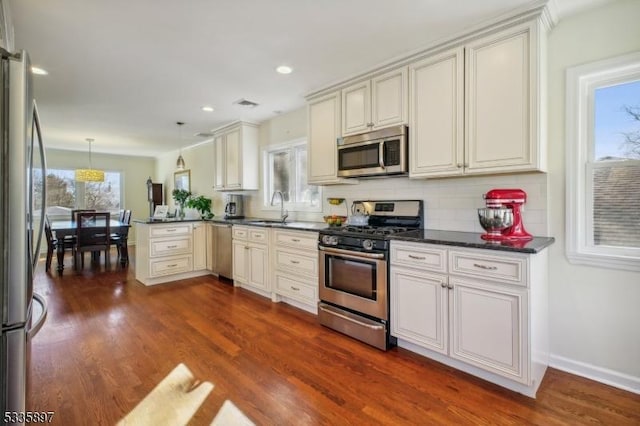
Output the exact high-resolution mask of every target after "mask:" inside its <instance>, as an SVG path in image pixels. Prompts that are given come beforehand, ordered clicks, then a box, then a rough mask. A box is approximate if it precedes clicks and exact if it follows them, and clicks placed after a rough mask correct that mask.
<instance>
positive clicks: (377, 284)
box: [318, 200, 424, 350]
mask: <svg viewBox="0 0 640 426" xmlns="http://www.w3.org/2000/svg"><path fill="white" fill-rule="evenodd" d="M352 211H357V212H360V213H361V214H365V215H368V217H369V220H368V226H345V227H342V228H329V229H326V230H323V231H320V236H319V243H318V248H319V249H320V251H319V253H320V254H319V257H320V262H319V264H320V283H319V295H320V302H319V303H318V317H319V319H320V323H321V324H322V325H325V326H327V327H329V328H332V329H334V330H336V331H339V332H341V333H344V334H347V335H349V336H351V337H354V338H356V339H358V340H361V341H363V342H365V343H368V344H370V345H372V346H375V347H377V348H379V349H382V350H386V349H388V348H389V347H390V346H391V345H394V344H395V339H392V337H391V335H390V327H389V268H388V259H389V239H388V237H389V235H392V234H396V233H400V232H407V231H411V230H413V229H420V228H422V224H423V217H424V215H423V207H422V201H420V200H402V201H391V200H385V201H355V202H354V203H353V208H352Z"/></svg>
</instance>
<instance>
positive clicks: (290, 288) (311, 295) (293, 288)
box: [275, 274, 317, 304]
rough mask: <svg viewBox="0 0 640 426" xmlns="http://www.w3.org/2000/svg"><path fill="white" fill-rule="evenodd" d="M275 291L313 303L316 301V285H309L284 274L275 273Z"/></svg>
mask: <svg viewBox="0 0 640 426" xmlns="http://www.w3.org/2000/svg"><path fill="white" fill-rule="evenodd" d="M275 278H276V283H275V284H276V285H275V291H276V293H278V294H281V295H284V296H287V297H291V298H292V299H297V300H300V301H302V302H306V303H311V304H315V303H316V302H317V297H316V289H317V287H315V286H312V285H309V284H308V283H306V282H302V281H299V280H296V279H293V278H289V277H286V276H284V275H280V274H276V276H275Z"/></svg>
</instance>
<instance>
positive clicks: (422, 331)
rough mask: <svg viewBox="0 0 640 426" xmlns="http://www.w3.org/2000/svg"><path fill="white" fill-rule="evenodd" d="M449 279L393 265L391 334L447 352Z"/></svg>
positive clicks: (437, 350)
mask: <svg viewBox="0 0 640 426" xmlns="http://www.w3.org/2000/svg"><path fill="white" fill-rule="evenodd" d="M446 282H447V279H446V277H445V276H444V275H437V274H429V273H424V272H417V271H411V270H409V269H403V268H396V267H392V268H391V334H392V335H394V336H396V337H399V338H401V339H405V340H407V341H409V342H412V343H415V344H416V345H419V346H422V347H424V348H427V349H431V350H433V351H436V352H439V353H442V354H447V339H448V321H449V319H448V316H447V315H448V309H447V292H448V290H447V283H446Z"/></svg>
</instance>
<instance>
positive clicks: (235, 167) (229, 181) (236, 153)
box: [225, 129, 242, 189]
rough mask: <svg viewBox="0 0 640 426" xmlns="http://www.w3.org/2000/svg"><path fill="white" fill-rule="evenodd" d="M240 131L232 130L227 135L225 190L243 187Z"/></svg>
mask: <svg viewBox="0 0 640 426" xmlns="http://www.w3.org/2000/svg"><path fill="white" fill-rule="evenodd" d="M240 144H241V141H240V129H236V130H232V131H231V132H229V133H227V134H226V135H225V151H226V152H225V159H226V163H225V167H226V170H225V189H235V188H240V187H242V159H241V158H240V154H241V152H242V151H241V146H240Z"/></svg>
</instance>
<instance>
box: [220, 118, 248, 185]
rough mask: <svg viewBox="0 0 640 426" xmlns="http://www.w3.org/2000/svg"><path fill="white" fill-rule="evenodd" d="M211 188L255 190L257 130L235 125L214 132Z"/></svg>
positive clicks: (240, 124) (243, 124) (245, 125)
mask: <svg viewBox="0 0 640 426" xmlns="http://www.w3.org/2000/svg"><path fill="white" fill-rule="evenodd" d="M214 145H215V149H214V151H215V156H216V158H215V165H216V170H215V174H214V179H215V182H214V185H213V188H214V189H216V190H218V191H229V190H257V189H258V186H259V181H258V127H257V126H256V125H255V124H251V123H245V122H235V123H232V124H230V125H228V126H226V127H223V128H221V129H218V130H216V132H215V136H214Z"/></svg>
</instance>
